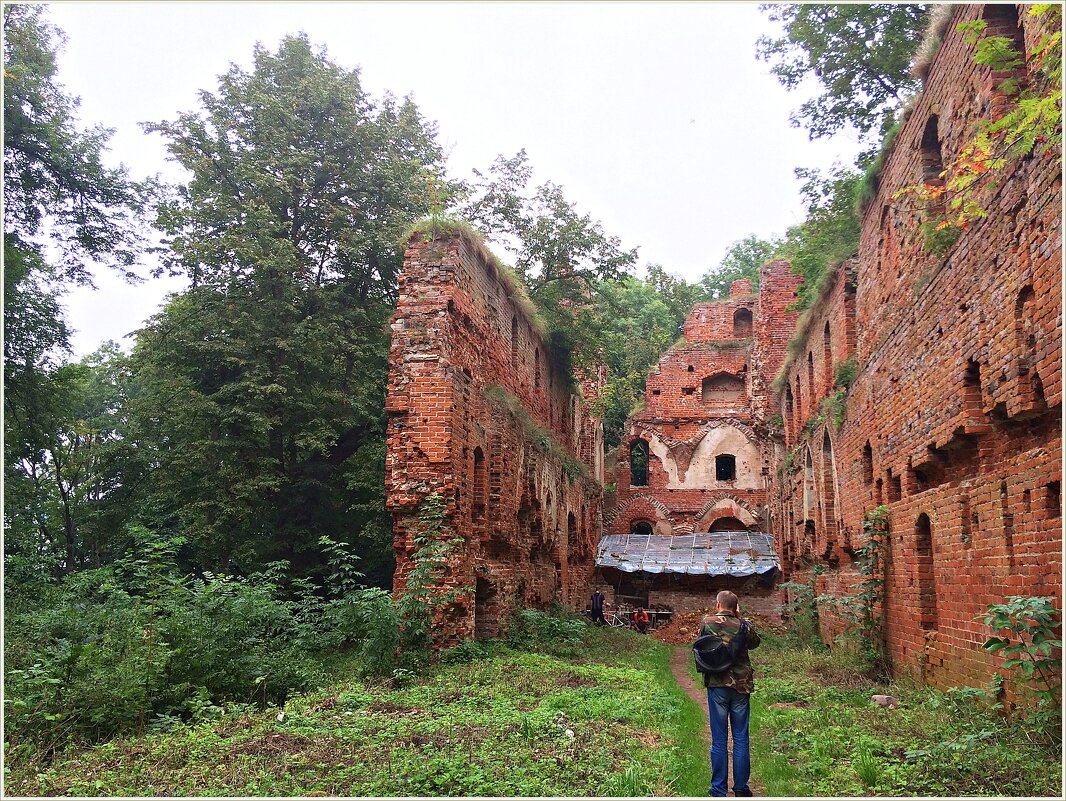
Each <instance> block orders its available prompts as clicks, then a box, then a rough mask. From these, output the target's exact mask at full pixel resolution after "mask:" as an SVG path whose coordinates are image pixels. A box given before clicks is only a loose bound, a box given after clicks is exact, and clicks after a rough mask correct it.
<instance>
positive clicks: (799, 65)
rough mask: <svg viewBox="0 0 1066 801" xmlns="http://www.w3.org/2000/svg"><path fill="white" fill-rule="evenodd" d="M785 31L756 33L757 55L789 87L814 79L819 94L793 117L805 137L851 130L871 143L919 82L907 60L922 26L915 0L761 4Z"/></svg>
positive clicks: (922, 9)
mask: <svg viewBox="0 0 1066 801" xmlns="http://www.w3.org/2000/svg"><path fill="white" fill-rule="evenodd" d="M760 8H761V9H762V10H763V11H765V12H766V13H767V14H768V16H769V18H770V20H772V21H774V22H779V23H781V25H782V26H783V28H784V35H783V36H778V37H772V36H762V37H760V38H759V40H758V43H757V48H758V55H759V58H761V59H762V60H764V61H768V62H771V63H772V65H773V66H772V67H771V71H772V72H773V73H774V75H776V76H777V79H778V80H779V81H780V82H781V84H782V85H783V86H785V87H786V88H788V89H798V88H799V87H800V86H801V85H802V84H803V82H804V81H805V80H807V79H809V78H813V79H815V80H817V81H818V82H819V83H820V84H821V87H822V90H821V93H820V94H818V95H816V96H815V97H813V98H811V99H810V100H807V101H806V102H804V103H803V104H802V105H801V106H800V107H799V108H798V109H797V110H796V111H794V112H793V113H792V115H791V121H792V124H793V125H795V126H796V127H800V128H806V129H807V130H808V132H809V133H810V137H811V139H817V138H820V137H823V136H831V135H833V134H835V133H837V132H838V131H841V130H843V129H845V128H848V127H854V128H855V129H856V130H857V131H858V132H859V133H860V135H861V136H862V137H863V139H864V140H865V141H867V142H870V143H876V141H878V140H879V139H880V136H881V135H882V134H883V133H884V131H885V130H886V129H887V128H888V127H889V125H891V122H892V115H893V111H894V110H895V109H896V107H897V106H898V105H899V104H900V102H901V101H902V100H903V99H904V97H905V96H906V95H907V94H908V93H913V92H914V91H916V90H917V89H918V88H919V86H920V82H919V81H918V79H917V78H915V77H913V76H912V75H911V73H910V65H911V60H912V59H913V57H914V53H915V51H916V49H917V47H918V43H919V41H920V40H921V37H922V33H923V32H924V30H925V24H926V14H927V12H928V8H929V6H928V5H926V4H917V3H911V4H907V3H900V4H894V3H870V4H865V5H850V4H821V3H819V4H813V5H803V4H798V3H789V4H776V3H775V4H763V5H761V6H760Z"/></svg>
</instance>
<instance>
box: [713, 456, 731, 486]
mask: <svg viewBox="0 0 1066 801" xmlns="http://www.w3.org/2000/svg"><path fill="white" fill-rule="evenodd" d="M714 478H715V480H716V481H736V478H737V457H736V456H734V455H733V454H731V453H722V454H719V455H718V456H715V457H714Z"/></svg>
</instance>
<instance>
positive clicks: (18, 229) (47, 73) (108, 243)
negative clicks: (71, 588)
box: [3, 5, 150, 570]
mask: <svg viewBox="0 0 1066 801" xmlns="http://www.w3.org/2000/svg"><path fill="white" fill-rule="evenodd" d="M3 20H4V23H3V24H4V390H5V392H4V412H5V420H4V425H5V435H6V437H5V444H4V458H5V473H6V477H7V479H8V482H9V484H8V495H7V500H8V503H7V505H6V507H5V509H6V515H5V517H6V522H7V524H8V537H7V542H8V548H7V550H8V553H9V554H13V553H15V552H16V551H18V550H19V549H23V550H24V551H25V552H27V553H31V554H33V558H34V559H37V560H39V563H40V564H44V563H46V562H47V561H48V560H49V559H50V558H51V557H52V556H55V558H56V559H58V560H59V561H58V562H57V564H58V565H59V566H60V568H61V569H64V570H71V569H73V568H74V567H75V566H76V564H77V562H78V560H79V559H80V557H81V547H80V546H81V544H80V542H79V537H78V530H77V529H78V526H77V520H76V519H75V518H74V517H73V516H68V519H66V520H64V521H63V522H62V523H59V522H57V521H58V518H57V514H58V515H59V516H60V517H62V514H61V513H60V512H58V511H57V510H61V509H63V508H64V506H63V504H60V506H59V507H56V506H55V505H54V504H53V500H54V498H53V492H55V491H60V492H62V491H64V487H63V481H62V479H61V478H60V473H61V469H60V468H59V466H58V465H57V464H56V462H55V461H54V457H55V455H57V454H62V453H64V451H65V449H66V448H67V446H68V445H69V444H70V439H69V435H70V433H71V431H72V430H73V428H74V427H75V426H76V421H77V419H79V418H78V417H76V415H78V414H79V410H78V405H79V403H80V400H79V393H78V391H77V389H76V386H77V385H78V381H76V380H74V376H73V375H72V373H75V372H77V371H78V369H79V368H77V367H62V366H61V362H62V357H63V352H64V351H65V350H66V349H67V348H68V334H69V332H68V329H67V326H66V323H65V321H64V320H63V316H62V312H61V307H60V298H61V297H62V294H63V292H64V291H65V290H67V289H68V288H69V287H71V286H73V285H90V284H91V277H92V269H93V266H94V265H107V266H110V267H114V268H117V269H119V270H121V271H122V272H123V273H125V274H126V275H127V276H128V277H132V276H133V273H132V270H133V268H134V266H135V264H136V262H137V258H138V254H139V252H140V242H142V241H143V230H142V229H141V227H140V226H139V225H138V224H137V222H136V220H137V215H138V214H139V212H140V211H141V209H142V208H143V204H144V197H145V194H146V193H147V191H148V190H149V188H150V187H149V186H148V185H138V184H135V183H133V182H131V181H130V180H129V178H128V176H127V174H126V171H125V170H124V169H122V168H109V167H106V166H105V165H104V164H103V161H102V153H103V151H104V150H105V148H106V145H107V140H108V138H109V137H110V135H111V131H109V130H107V129H104V128H99V127H98V128H93V129H90V130H83V129H80V128H79V127H78V125H77V124H76V120H75V112H76V109H77V105H78V101H77V98H74V97H72V96H70V95H68V94H66V93H65V92H64V91H63V88H62V86H61V85H60V84H59V83H58V82H57V79H56V55H57V53H58V51H59V49H60V48H61V47H62V45H63V42H64V37H63V34H62V33H61V32H60V31H59V30H58V29H57V28H55V27H54V26H53V25H51V24H50V23H49V22H48V21H47V19H46V16H45V11H44V7H43V6H32V5H7V6H5V7H4V12H3ZM85 467H86V469H88V466H85ZM82 477H83V478H84V475H83V476H82ZM57 481H58V482H59V483H58V484H57ZM68 511H69V505H68Z"/></svg>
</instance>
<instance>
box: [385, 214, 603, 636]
mask: <svg viewBox="0 0 1066 801" xmlns="http://www.w3.org/2000/svg"><path fill="white" fill-rule="evenodd" d="M504 269H505V268H502V265H500V264H499V263H498V262H497V261H496V259H495V258H494V257H493V256H492V255H491V253H489V252H488V251H487V250H486V249H485V247H484V246H483V245H482V244H480V243H479V242H477V241H475V240H474V238H473V237H472V236H470V235H469V234H467V233H463V232H455V233H451V234H447V235H437V236H435V237H432V236H428V235H422V234H416V235H414V236H413V237H412V238H411V241H410V242H409V244H408V248H407V251H406V253H405V256H404V269H403V272H402V274H401V276H400V297H399V302H398V304H397V308H396V313H395V315H394V316H393V319H392V344H391V350H390V355H389V361H390V373H389V386H388V396H387V399H386V412H387V413H388V429H387V446H388V451H387V455H386V491H387V503H388V509H389V510H390V512H391V513H392V515H393V521H394V548H395V551H396V574H395V579H394V586H395V589H396V592H401V591H402V590H403V589H404V587H405V586H406V583H407V580H408V576H409V573H410V571H411V568H412V566H413V564H414V562H413V560H414V558H415V555H416V553H417V551H418V547H417V545H416V543H415V538H416V537H417V536H418V535H419V531H420V529H419V522H418V513H419V508H420V504H421V503H422V501H423V500H424V499H425V497H426V496H428V495H430V494H431V493H438V494H439V495H440V496H441V497H442V498H443V499H444V501H445V503H446V520H445V525H446V527H447V528H448V529H449V530H450V531H452V532H454V534H456V535H458V537H460V538H461V540H462V547H461V548H460V551H459V553H458V554H457V555H456V556H455V557H454V558H453V559H452V560H451V563H450V564H449V570H448V576H447V579H446V582H445V583H446V585H447V587H448V588H450V589H452V590H456V591H458V593H459V596H458V597H459V600H458V601H457V602H456V603H454V604H452V605H451V606H450V607H449V608H448V609H447V610H446V614H445V615H444V617H443V619H442V620H441V621H438V625H437V627H436V632H435V634H436V639H437V641H438V642H439V643H441V644H448V643H450V642H454V641H456V640H458V639H466V638H470V637H472V636H475V635H476V636H495V635H497V634H500V633H502V632H503V630H504V628H505V627H506V624H507V621H508V619H509V616H510V613H511V611H512V610H513V609H514V607H515V606H516V604H523V605H525V606H532V607H543V606H545V605H547V604H548V603H549V602H551V601H559V602H562V603H564V604H570V605H572V606H582V607H583V604H584V600H585V598H586V596H587V595H589V594H590V592H591V591H590V590H589V582H590V577H591V574H592V570H593V561H594V558H595V546H596V543H597V542H598V540H599V537H600V526H601V507H602V478H603V475H602V471H603V462H602V451H603V433H602V426H601V425H600V422H599V420H598V419H596V418H594V417H592V416H591V415H590V414H589V411H588V408H587V407H586V405H585V403H584V402H583V400H582V399H581V396H580V390H579V389H578V385H577V383H576V382H575V380H574V378H573V376H572V375H571V374H570V373H569V372H568V370H567V369H566V366H565V365H563V364H560V363H558V361H559V359H558V358H557V355H555V354H553V352H552V348H551V346H550V343H549V342H548V340H547V338H546V336H545V334H544V332H543V331H542V330H541V329H540V328H539V327H538V322H537V320H536V319H535V318H534V317H533V316H532V315H531V314H530V311H531V308H530V306H529V303H528V300H526V301H525V302H523V300H522V298H521V297H520V290H519V289H518V288H517V287H516V285H515V279H514V277H513V276H510V280H508V278H509V277H508V275H507V274H506V273H505V272H503V270H504ZM597 383H598V382H597V380H596V377H595V376H593V377H592V378H591V379H588V380H586V382H585V389H584V391H585V392H586V393H589V392H594V391H595V390H596V388H597Z"/></svg>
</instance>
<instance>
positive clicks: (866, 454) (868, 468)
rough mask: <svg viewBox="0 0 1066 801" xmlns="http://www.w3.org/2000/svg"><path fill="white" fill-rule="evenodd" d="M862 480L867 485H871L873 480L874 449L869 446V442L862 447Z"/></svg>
mask: <svg viewBox="0 0 1066 801" xmlns="http://www.w3.org/2000/svg"><path fill="white" fill-rule="evenodd" d="M862 480H863V481H865V482H866V484H867V485H869V484H871V483H873V480H874V449H873V448H872V447H871V446H870V441H869V440H867V441H866V444H865V445H863V446H862Z"/></svg>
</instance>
